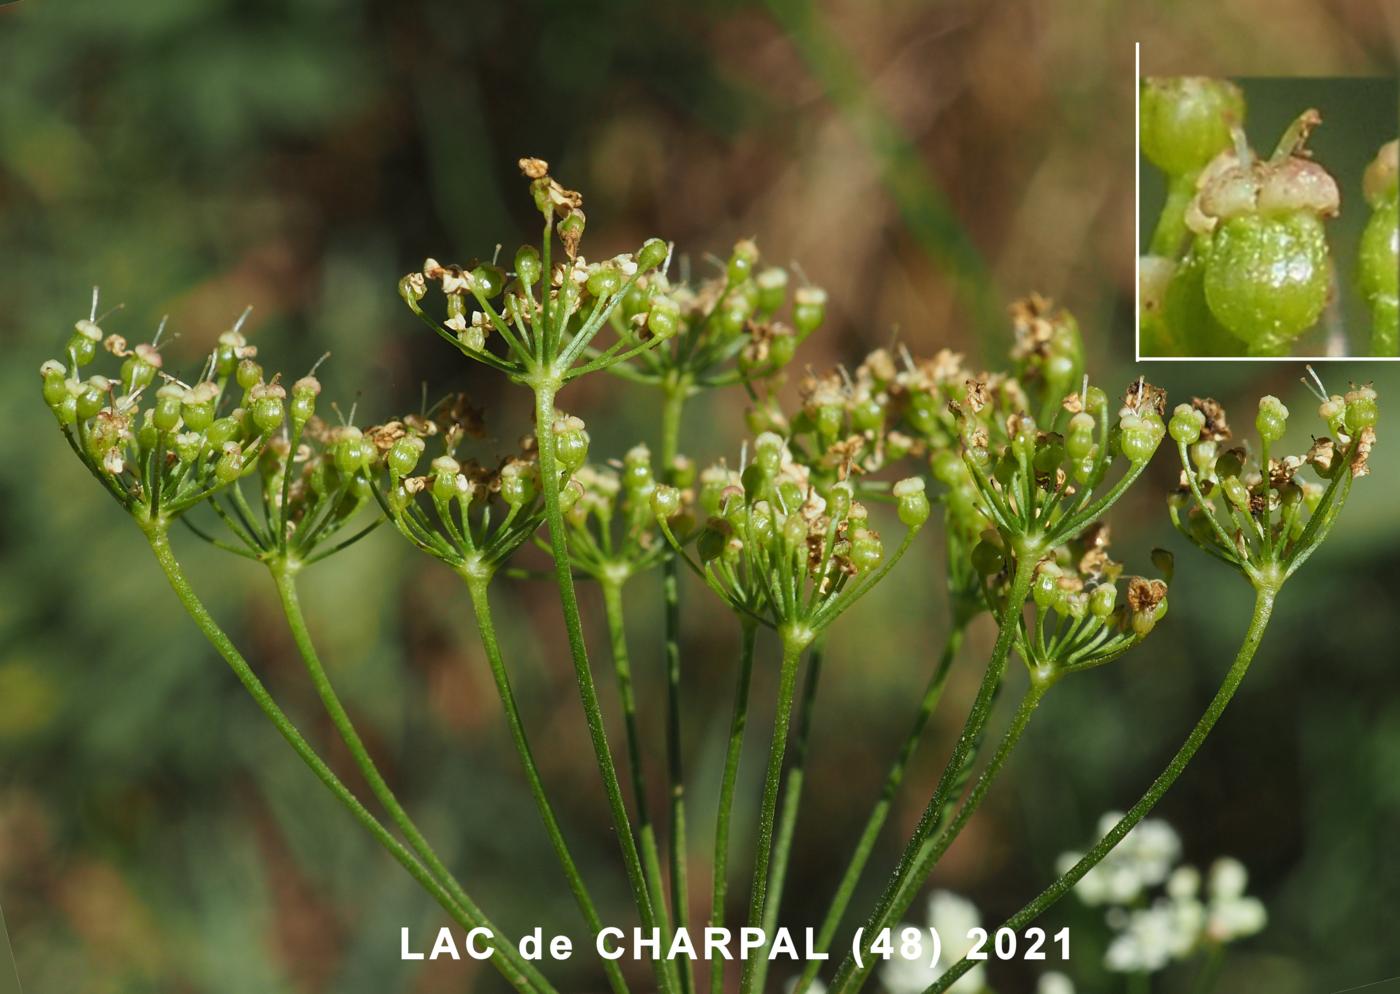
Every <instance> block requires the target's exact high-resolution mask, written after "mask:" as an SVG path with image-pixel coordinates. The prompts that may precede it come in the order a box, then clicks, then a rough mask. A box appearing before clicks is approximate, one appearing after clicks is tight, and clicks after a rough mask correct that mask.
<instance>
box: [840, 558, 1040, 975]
mask: <svg viewBox="0 0 1400 994" xmlns="http://www.w3.org/2000/svg"><path fill="white" fill-rule="evenodd" d="M1038 560H1039V556H1038V555H1037V554H1036V553H1035V551H1034V550H1031V549H1026V548H1023V549H1021V550H1018V553H1017V556H1016V570H1015V573H1014V574H1013V575H1012V578H1011V584H1010V589H1009V590H1008V592H1007V600H1006V606H1005V607H1004V608H1003V609H1002V612H1001V616H1000V617H999V618H998V619H997V640H996V644H995V645H994V646H993V647H992V656H991V659H990V661H989V662H988V663H987V672H986V674H985V675H984V676H983V678H982V685H981V687H979V688H978V691H977V697H976V699H975V700H974V701H973V703H972V709H971V710H970V711H969V712H968V715H967V720H966V721H965V722H964V723H963V728H962V732H961V733H960V734H959V736H958V741H957V744H956V745H955V746H954V747H953V754H952V756H950V757H949V759H948V765H947V766H945V767H944V768H943V773H942V774H941V775H940V776H939V778H938V784H937V786H935V787H934V791H933V796H932V797H930V798H929V802H928V805H927V806H926V807H925V808H924V813H923V815H922V816H921V817H920V819H919V824H918V826H917V827H916V828H915V829H914V834H913V836H912V837H911V838H910V839H909V842H908V844H907V845H906V846H905V847H904V852H903V854H902V855H901V856H900V858H899V864H898V865H897V866H896V867H895V871H894V873H893V875H892V876H891V877H890V881H889V883H888V884H886V886H885V892H884V894H883V895H882V896H881V898H880V903H879V904H878V905H877V906H876V908H875V911H874V912H873V913H872V914H871V916H870V918H869V919H868V920H867V922H866V926H865V933H864V937H863V939H862V945H863V949H862V952H861V959H862V961H863V962H864V964H865V965H864V966H863V967H857V966H856V964H855V959H854V957H853V956H852V955H850V954H848V955H847V956H846V958H845V960H844V961H843V962H842V964H841V968H840V969H839V970H838V971H837V973H836V980H835V982H834V984H833V988H832V989H833V991H834V994H850V992H852V991H855V990H859V989H860V987H861V985H862V984H863V983H864V982H865V979H866V978H867V977H868V976H869V975H870V972H871V970H873V969H874V966H875V957H873V956H872V955H871V954H870V946H871V944H872V943H874V942H875V941H876V939H877V937H878V936H879V933H880V931H881V930H882V929H884V928H887V927H889V926H890V924H891V919H892V918H893V916H894V915H897V914H898V913H899V912H901V911H903V908H899V909H896V908H895V907H894V905H895V902H896V901H897V899H898V898H899V896H900V894H901V892H902V891H904V890H906V881H907V880H908V878H909V876H910V874H912V873H913V872H914V870H915V868H916V866H917V863H918V860H919V855H920V850H921V849H922V848H923V846H924V844H925V843H926V842H927V841H928V840H929V839H930V838H931V837H932V836H933V835H934V833H935V832H937V831H938V830H939V828H940V826H941V823H942V822H943V820H944V819H945V818H946V817H947V815H948V811H949V807H950V805H951V803H952V801H953V799H954V797H956V795H957V793H958V792H959V791H960V790H961V788H962V785H963V783H964V777H965V776H966V775H967V773H966V771H967V769H968V768H969V766H970V764H971V761H972V758H973V755H974V753H975V752H976V750H977V748H978V746H979V745H980V744H981V740H982V729H983V727H984V726H985V725H986V723H987V718H988V717H989V716H990V715H991V712H992V704H993V702H994V699H995V697H996V692H997V689H998V688H999V687H1000V686H1001V680H1002V677H1003V676H1004V675H1005V673H1006V663H1007V659H1008V658H1009V656H1010V653H1011V645H1012V642H1013V641H1014V636H1015V634H1016V631H1017V629H1018V627H1019V625H1018V619H1019V618H1020V615H1021V612H1022V611H1023V610H1024V607H1025V601H1026V595H1027V593H1029V591H1030V586H1031V579H1032V577H1033V576H1034V574H1035V567H1036V563H1037V561H1038Z"/></svg>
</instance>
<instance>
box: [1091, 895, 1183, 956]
mask: <svg viewBox="0 0 1400 994" xmlns="http://www.w3.org/2000/svg"><path fill="white" fill-rule="evenodd" d="M1174 925H1175V923H1174V921H1173V918H1172V914H1171V909H1170V906H1169V905H1167V904H1165V903H1159V904H1157V905H1154V906H1153V907H1151V908H1146V909H1142V910H1138V911H1131V912H1128V920H1127V924H1126V927H1125V928H1124V929H1123V930H1122V931H1121V932H1119V933H1118V934H1117V935H1116V936H1114V938H1113V941H1112V942H1110V943H1109V944H1108V951H1107V952H1106V953H1105V954H1104V966H1105V967H1106V968H1107V969H1109V970H1112V971H1113V972H1115V973H1155V972H1156V971H1158V970H1160V969H1162V968H1163V967H1164V966H1166V965H1167V964H1168V963H1169V962H1171V958H1172V949H1173V947H1174V945H1175V942H1174V940H1175V928H1174Z"/></svg>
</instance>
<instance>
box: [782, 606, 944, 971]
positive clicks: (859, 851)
mask: <svg viewBox="0 0 1400 994" xmlns="http://www.w3.org/2000/svg"><path fill="white" fill-rule="evenodd" d="M966 632H967V629H966V627H965V626H964V624H962V623H961V622H960V623H958V624H955V625H954V627H953V628H952V630H951V631H950V632H949V633H948V639H947V641H946V642H945V643H944V645H943V654H942V656H941V657H940V658H939V660H938V665H937V666H936V667H934V670H933V673H932V674H931V675H930V677H929V681H928V686H927V687H926V688H925V689H924V696H923V700H922V701H920V702H919V711H918V713H917V714H916V715H915V716H914V723H913V725H912V726H911V727H910V729H909V734H907V735H906V736H905V737H904V744H903V745H901V746H900V749H899V754H898V755H897V756H896V757H895V760H894V763H893V764H892V765H891V766H890V770H889V773H887V774H886V775H885V782H884V785H883V786H882V787H881V788H880V796H879V799H878V800H877V801H876V802H875V808H874V810H872V811H871V812H870V817H869V818H868V819H866V822H865V828H864V829H862V831H861V833H860V839H859V840H858V841H857V842H856V846H855V851H854V852H853V853H852V854H851V859H850V862H849V863H847V865H846V872H845V873H844V874H842V876H841V882H840V883H839V884H838V885H837V887H836V896H835V897H833V898H832V901H831V907H830V908H829V909H828V910H827V912H826V917H825V918H823V919H822V923H821V926H820V928H819V929H818V930H817V939H816V951H817V952H822V953H825V952H827V951H828V950H829V949H830V948H831V941H832V939H833V938H835V935H836V929H837V928H838V927H839V926H840V924H841V919H842V917H843V916H844V915H845V913H846V908H847V907H848V906H849V905H850V903H851V898H852V896H853V895H854V894H855V890H856V886H857V884H859V883H860V877H861V874H862V873H863V872H864V870H865V864H866V863H867V862H869V860H870V854H871V853H872V852H873V851H874V849H875V840H876V839H878V838H879V836H880V829H882V828H883V827H884V825H885V819H886V818H887V817H889V813H890V808H891V807H892V806H893V805H894V796H895V794H896V793H898V791H899V786H900V784H902V783H903V782H904V773H905V770H907V769H908V768H909V763H910V761H911V760H912V759H913V758H914V753H915V751H916V750H917V749H918V747H919V742H920V741H921V740H922V738H923V734H924V729H925V728H926V727H927V726H928V723H929V719H930V718H931V717H932V715H933V712H934V711H935V710H936V709H937V707H938V702H939V700H940V699H941V698H942V696H943V688H944V687H945V686H947V683H948V673H949V672H950V671H951V669H952V666H953V660H954V659H955V658H957V654H958V649H959V648H960V647H961V646H962V641H963V636H964V635H965V634H966ZM821 965H822V961H821V960H818V959H812V960H808V961H807V964H806V965H805V966H804V967H803V970H802V975H801V976H800V977H799V978H798V981H797V986H796V987H795V988H794V989H793V994H803V992H804V991H806V990H807V988H808V987H809V986H811V983H812V981H813V980H815V979H816V977H817V973H818V972H819V971H820V970H821Z"/></svg>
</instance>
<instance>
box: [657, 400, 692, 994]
mask: <svg viewBox="0 0 1400 994" xmlns="http://www.w3.org/2000/svg"><path fill="white" fill-rule="evenodd" d="M689 394H690V382H689V380H688V379H686V378H684V377H680V378H678V379H677V380H676V381H675V382H668V383H667V385H666V399H665V403H664V404H663V405H662V410H661V471H662V473H663V474H664V477H665V479H666V480H668V481H673V478H674V475H675V470H676V467H675V463H676V456H677V455H678V454H679V450H680V434H681V417H682V414H683V413H684V410H685V402H686V398H687V397H688V396H689ZM661 590H662V596H663V598H664V600H665V602H666V608H665V625H666V775H667V779H668V786H669V787H670V795H671V796H670V801H671V811H670V815H671V832H670V836H669V855H670V862H671V916H672V918H674V919H675V922H676V927H677V928H682V929H683V928H685V927H686V926H687V925H688V924H689V921H690V872H689V858H688V857H689V852H688V850H689V843H688V841H687V839H686V817H685V764H684V762H683V757H682V749H681V597H680V563H678V562H676V557H675V556H674V555H669V556H667V557H666V560H665V562H663V563H662V564H661ZM694 969H695V968H694V964H693V963H691V962H690V961H689V960H687V961H686V962H685V964H684V965H683V967H682V968H681V990H682V992H683V994H692V992H693V991H694V990H695V973H694Z"/></svg>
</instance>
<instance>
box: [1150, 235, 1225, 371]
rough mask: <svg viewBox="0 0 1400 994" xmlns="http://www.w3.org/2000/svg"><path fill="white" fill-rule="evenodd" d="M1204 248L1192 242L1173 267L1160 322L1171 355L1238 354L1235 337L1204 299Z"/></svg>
mask: <svg viewBox="0 0 1400 994" xmlns="http://www.w3.org/2000/svg"><path fill="white" fill-rule="evenodd" d="M1205 279H1206V252H1205V251H1204V249H1203V247H1202V246H1201V245H1199V244H1198V245H1196V246H1195V247H1193V248H1192V249H1191V251H1190V252H1188V253H1187V254H1186V258H1185V259H1183V260H1182V261H1181V265H1179V266H1177V267H1176V272H1175V273H1174V274H1173V275H1172V278H1171V281H1170V282H1169V283H1168V284H1167V291H1166V295H1165V297H1164V299H1163V304H1162V323H1163V325H1165V327H1166V329H1167V332H1168V337H1169V338H1170V341H1171V344H1172V347H1173V348H1174V349H1175V351H1174V352H1173V353H1172V354H1174V355H1183V356H1218V355H1231V354H1238V353H1239V351H1240V348H1239V341H1238V339H1236V338H1235V337H1234V336H1233V335H1232V334H1230V332H1229V330H1228V329H1227V328H1226V327H1225V326H1224V325H1223V324H1221V323H1220V321H1219V319H1218V318H1216V316H1215V314H1214V313H1212V311H1211V309H1210V306H1209V305H1208V304H1207V303H1206V286H1205Z"/></svg>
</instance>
